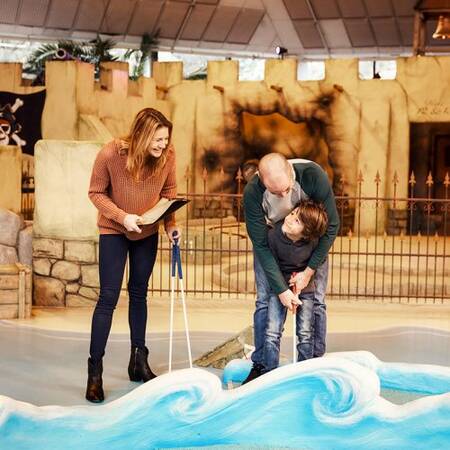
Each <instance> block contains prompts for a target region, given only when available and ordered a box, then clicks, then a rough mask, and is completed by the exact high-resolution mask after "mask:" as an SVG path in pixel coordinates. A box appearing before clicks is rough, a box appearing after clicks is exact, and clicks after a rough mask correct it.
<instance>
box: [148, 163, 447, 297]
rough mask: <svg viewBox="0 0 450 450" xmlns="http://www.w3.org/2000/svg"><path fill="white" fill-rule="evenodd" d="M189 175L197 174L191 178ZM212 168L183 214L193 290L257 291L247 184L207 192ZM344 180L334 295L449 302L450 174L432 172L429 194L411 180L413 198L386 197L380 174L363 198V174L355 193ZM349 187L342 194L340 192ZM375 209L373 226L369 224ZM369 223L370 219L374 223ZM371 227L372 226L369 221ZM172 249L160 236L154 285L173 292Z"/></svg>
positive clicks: (188, 283)
mask: <svg viewBox="0 0 450 450" xmlns="http://www.w3.org/2000/svg"><path fill="white" fill-rule="evenodd" d="M187 178H189V177H187ZM207 180H208V174H207V172H206V171H204V172H203V192H202V193H190V192H189V184H188V183H187V185H186V193H185V194H182V195H184V196H185V197H187V198H189V199H190V200H191V203H190V204H189V206H188V208H189V212H188V214H185V217H184V219H182V220H180V219H179V220H178V222H179V223H180V225H182V227H183V237H182V242H181V250H182V260H183V266H184V276H185V282H184V286H185V289H186V291H187V293H189V294H191V295H192V296H195V297H204V298H209V297H211V296H218V297H223V298H229V297H238V298H239V297H246V298H252V297H253V296H254V295H255V286H254V274H253V255H252V246H251V242H250V240H249V239H248V236H247V233H246V229H245V224H244V222H243V214H244V211H243V210H242V203H241V200H242V195H241V193H240V192H241V185H242V177H240V174H238V177H237V193H236V194H229V193H225V192H219V193H209V192H207ZM341 181H343V182H341V183H340V185H341V186H340V189H338V192H337V193H336V194H337V195H336V203H337V207H338V211H339V215H340V218H341V223H342V228H341V232H340V234H339V236H338V237H337V238H336V241H335V243H334V245H333V247H332V249H331V251H330V254H329V261H330V273H329V282H328V296H329V297H332V298H335V299H340V300H346V299H367V300H371V301H377V302H390V303H393V302H397V303H419V302H420V303H424V302H425V303H444V302H446V301H448V300H450V282H449V280H450V261H449V257H450V252H449V248H450V226H449V211H450V199H449V190H450V189H449V186H450V178H449V176H448V174H447V175H446V176H445V179H444V180H441V181H436V180H433V178H432V177H431V175H429V176H428V178H427V179H426V180H424V183H425V185H426V187H427V192H428V195H427V196H426V197H415V196H414V192H415V188H416V185H417V180H416V179H415V177H414V174H411V177H410V179H409V195H408V197H397V195H396V192H397V184H398V183H399V180H398V177H397V175H394V178H393V180H392V183H393V189H392V192H393V196H392V197H382V196H380V195H379V191H380V189H379V184H380V182H381V179H380V177H379V175H378V174H377V176H376V177H375V179H374V180H373V183H374V187H375V189H374V192H375V195H373V196H363V195H362V194H361V192H362V191H363V189H362V187H363V184H364V183H366V182H368V181H366V180H364V179H363V176H362V175H361V174H360V175H359V176H358V178H357V189H356V195H355V196H352V197H351V196H348V195H343V194H344V192H345V186H344V184H345V181H344V180H341ZM436 182H440V183H442V187H443V192H444V196H443V198H433V197H432V189H431V188H432V186H433V184H434V183H436ZM339 190H341V192H339ZM368 212H370V215H371V218H372V219H373V221H374V223H373V224H367V223H365V224H364V217H365V215H366V214H367V213H368ZM366 222H367V221H366ZM368 225H369V227H370V228H371V230H370V231H366V230H365V229H364V227H365V228H367V226H368ZM169 264H170V248H169V245H168V243H167V239H166V238H165V237H162V236H161V238H160V249H159V256H158V261H157V264H156V266H155V270H154V272H153V276H152V280H151V287H150V289H151V290H152V291H153V292H154V293H159V294H162V295H165V294H166V293H168V292H169V286H170V284H169Z"/></svg>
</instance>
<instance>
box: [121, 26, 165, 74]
mask: <svg viewBox="0 0 450 450" xmlns="http://www.w3.org/2000/svg"><path fill="white" fill-rule="evenodd" d="M157 43H158V33H156V34H155V35H153V36H152V35H150V34H148V33H144V34H143V35H142V40H141V45H140V47H139V49H130V50H127V52H126V53H125V55H124V59H125V61H129V60H130V59H131V58H133V57H134V58H135V61H136V64H135V66H134V68H133V72H132V74H131V75H130V78H131V79H132V80H137V79H138V78H139V77H141V76H142V75H143V74H144V68H145V64H146V62H147V61H148V60H149V59H150V58H151V53H152V50H153V49H154V47H155V46H156V44H157Z"/></svg>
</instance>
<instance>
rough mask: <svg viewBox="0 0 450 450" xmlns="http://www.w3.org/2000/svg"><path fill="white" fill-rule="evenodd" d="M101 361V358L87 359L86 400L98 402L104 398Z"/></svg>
mask: <svg viewBox="0 0 450 450" xmlns="http://www.w3.org/2000/svg"><path fill="white" fill-rule="evenodd" d="M102 374H103V363H102V360H100V361H95V360H93V359H92V358H89V359H88V380H87V388H86V400H89V401H90V402H92V403H100V402H102V401H103V400H104V399H105V394H104V393H103V380H102Z"/></svg>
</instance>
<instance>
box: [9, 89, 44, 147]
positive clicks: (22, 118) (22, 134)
mask: <svg viewBox="0 0 450 450" xmlns="http://www.w3.org/2000/svg"><path fill="white" fill-rule="evenodd" d="M44 103H45V90H44V91H40V92H36V93H34V94H15V93H13V92H0V145H18V146H20V147H22V151H23V153H27V154H29V155H34V144H35V143H36V142H37V141H38V140H39V139H42V133H41V119H42V111H43V109H44Z"/></svg>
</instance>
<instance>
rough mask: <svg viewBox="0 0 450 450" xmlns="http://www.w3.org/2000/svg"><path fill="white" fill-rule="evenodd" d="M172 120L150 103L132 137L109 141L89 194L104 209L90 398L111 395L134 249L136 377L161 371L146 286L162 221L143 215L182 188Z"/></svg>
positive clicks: (169, 229)
mask: <svg viewBox="0 0 450 450" xmlns="http://www.w3.org/2000/svg"><path fill="white" fill-rule="evenodd" d="M171 134H172V123H171V122H170V121H169V120H167V118H166V117H165V116H164V115H163V114H162V113H161V112H159V111H157V110H155V109H153V108H145V109H143V110H142V111H140V112H139V113H138V114H137V116H136V117H135V119H134V122H133V124H132V126H131V131H130V133H129V135H128V136H127V137H126V138H125V139H121V140H119V139H117V140H114V141H112V142H110V143H108V144H106V145H105V146H104V147H103V148H102V149H101V150H100V152H99V153H98V155H97V158H96V160H95V163H94V167H93V169H92V176H91V183H90V187H89V198H90V199H91V201H92V203H93V204H94V205H95V206H96V208H97V209H98V211H99V214H98V227H99V230H100V239H99V274H100V294H99V298H98V302H97V306H96V308H95V310H94V315H93V317H92V329H91V344H90V358H89V359H88V381H87V389H86V399H87V400H89V401H91V402H101V401H103V399H104V393H103V383H102V372H103V364H102V358H103V356H104V354H105V347H106V342H107V340H108V336H109V332H110V329H111V322H112V316H113V311H114V309H115V307H116V304H117V301H118V299H119V295H120V288H121V286H122V279H123V273H124V268H125V262H126V259H127V255H128V256H129V262H130V277H129V281H128V294H129V310H128V318H129V324H130V333H131V356H130V363H129V366H128V374H129V377H130V380H132V381H144V382H146V381H148V380H151V379H152V378H154V377H155V376H156V375H155V374H154V373H153V372H152V371H151V369H150V367H149V365H148V361H147V358H148V353H149V352H148V349H147V347H146V346H145V329H146V324H147V288H148V280H149V278H150V275H151V273H152V269H153V265H154V263H155V259H156V253H157V248H158V224H154V225H144V226H139V219H140V215H141V214H142V213H144V212H145V211H146V210H148V209H150V208H152V207H153V206H155V205H156V203H158V201H159V200H160V199H161V198H162V197H165V198H169V199H170V198H174V197H175V196H176V192H177V185H176V176H175V152H174V149H173V147H172V146H171V145H170V138H171ZM164 227H165V230H166V233H167V235H168V237H169V239H170V240H171V241H173V240H174V239H175V238H179V237H180V231H179V230H178V228H177V227H176V224H175V217H174V215H173V214H172V215H170V216H168V217H166V218H165V220H164Z"/></svg>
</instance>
